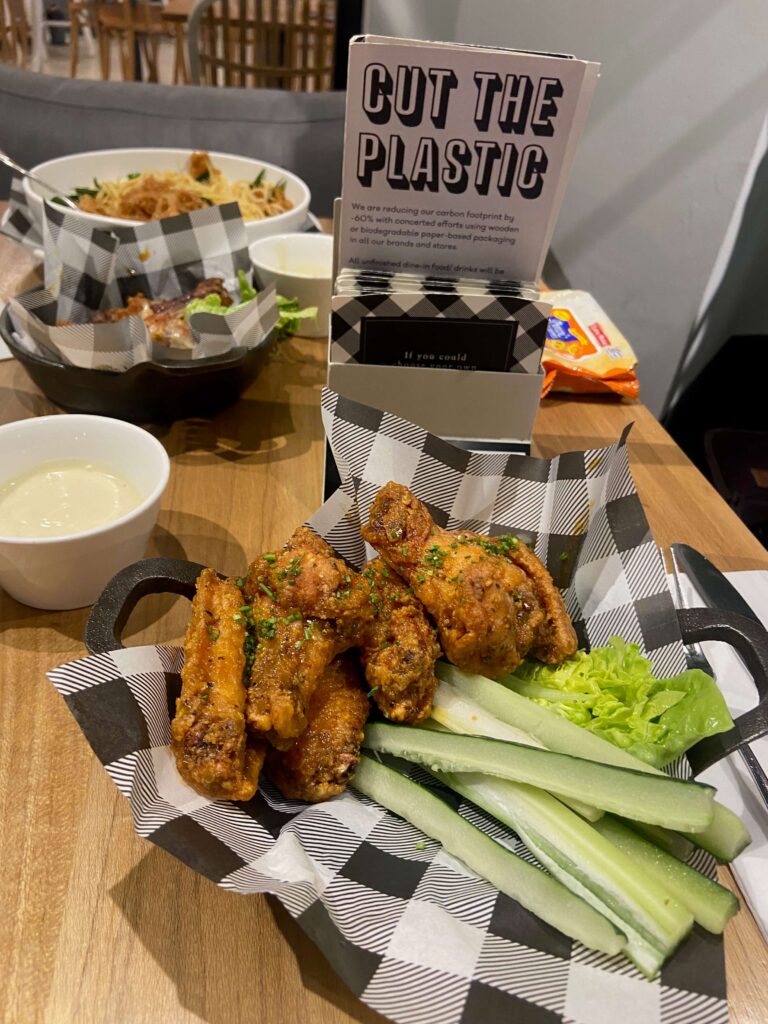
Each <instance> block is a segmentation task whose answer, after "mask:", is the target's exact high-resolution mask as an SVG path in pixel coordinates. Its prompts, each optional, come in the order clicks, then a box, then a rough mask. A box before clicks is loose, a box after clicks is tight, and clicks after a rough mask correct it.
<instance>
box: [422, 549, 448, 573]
mask: <svg viewBox="0 0 768 1024" xmlns="http://www.w3.org/2000/svg"><path fill="white" fill-rule="evenodd" d="M424 561H425V562H428V563H429V564H430V565H431V566H434V568H435V569H441V568H442V566H443V562H444V561H445V552H444V551H443V550H442V548H441V547H440V545H439V544H433V545H432V546H431V547H430V548H428V549H427V553H426V555H425V556H424Z"/></svg>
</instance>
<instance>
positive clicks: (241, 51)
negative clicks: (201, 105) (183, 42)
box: [187, 0, 336, 92]
mask: <svg viewBox="0 0 768 1024" xmlns="http://www.w3.org/2000/svg"><path fill="white" fill-rule="evenodd" d="M335 31H336V3H335V0H198V2H197V3H196V5H195V7H194V9H193V11H192V13H191V15H190V19H189V31H188V33H187V41H188V47H189V70H190V78H191V81H192V83H193V84H194V85H230V86H239V87H240V88H261V89H290V90H293V91H297V92H319V91H321V90H326V89H332V88H333V70H334V40H335Z"/></svg>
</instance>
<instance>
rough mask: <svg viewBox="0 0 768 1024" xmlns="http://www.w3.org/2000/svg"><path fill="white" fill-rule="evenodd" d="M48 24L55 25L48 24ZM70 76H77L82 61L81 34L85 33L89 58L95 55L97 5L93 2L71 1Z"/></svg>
mask: <svg viewBox="0 0 768 1024" xmlns="http://www.w3.org/2000/svg"><path fill="white" fill-rule="evenodd" d="M47 24H54V23H53V22H47ZM63 24H65V25H67V24H68V25H69V75H70V78H75V77H76V76H77V65H78V61H79V59H80V33H81V32H82V33H83V39H84V41H85V50H86V53H87V54H88V55H89V56H93V54H94V53H95V44H94V39H95V37H96V35H97V34H98V26H97V24H96V4H95V3H93V2H92V0H69V21H68V22H63Z"/></svg>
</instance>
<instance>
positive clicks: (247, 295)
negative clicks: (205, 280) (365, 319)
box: [184, 270, 317, 338]
mask: <svg viewBox="0 0 768 1024" xmlns="http://www.w3.org/2000/svg"><path fill="white" fill-rule="evenodd" d="M237 282H238V286H239V288H240V301H239V302H238V303H235V304H234V305H232V306H224V305H223V304H222V301H221V298H220V297H219V296H218V295H216V294H212V295H206V296H205V298H204V299H192V301H191V302H188V303H187V305H186V306H185V307H184V319H185V320H189V318H190V317H191V316H192V315H193V314H195V313H215V314H216V315H218V316H226V315H227V314H228V313H234V312H236V311H237V310H238V309H242V308H243V306H244V305H245V304H246V303H247V302H250V301H251V299H255V298H256V296H257V294H258V292H257V291H256V289H255V288H254V287H253V285H252V284H251V282H250V281H249V280H248V278H247V276H246V274H245V271H243V270H238V272H237ZM276 298H277V312H278V318H277V336H278V338H287V337H288V336H289V335H290V334H298V332H299V330H300V329H301V321H302V320H309V319H312V320H313V319H314V318H315V317H316V316H317V306H308V307H307V308H306V309H300V308H299V300H298V299H286V298H284V297H283V296H282V295H278V296H276Z"/></svg>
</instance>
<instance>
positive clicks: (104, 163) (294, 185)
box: [23, 149, 310, 242]
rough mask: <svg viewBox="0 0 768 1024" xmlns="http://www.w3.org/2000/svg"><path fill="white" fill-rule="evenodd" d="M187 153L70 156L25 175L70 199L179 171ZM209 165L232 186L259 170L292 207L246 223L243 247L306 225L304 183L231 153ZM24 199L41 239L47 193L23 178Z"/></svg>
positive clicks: (94, 218) (96, 223)
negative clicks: (94, 186) (281, 185)
mask: <svg viewBox="0 0 768 1024" xmlns="http://www.w3.org/2000/svg"><path fill="white" fill-rule="evenodd" d="M191 152H192V150H191V149H97V150H92V151H90V152H88V153H73V154H72V155H70V156H62V157H58V158H57V159H56V160H47V161H46V162H45V163H42V164H37V166H35V167H31V168H30V170H31V171H32V172H33V173H34V174H38V175H39V176H40V177H41V178H42V180H43V181H44V182H46V183H47V184H49V185H52V186H53V187H54V188H57V189H60V190H61V194H62V195H70V193H72V192H74V190H75V188H76V187H78V186H88V185H90V184H91V182H92V181H93V179H94V178H98V180H99V181H111V180H113V179H115V178H125V177H126V176H127V175H129V174H133V173H134V172H135V171H182V170H184V169H185V168H186V166H187V161H188V160H189V154H190V153H191ZM209 155H210V157H211V159H212V160H213V163H214V165H215V166H216V167H218V168H219V170H221V171H223V173H224V174H225V175H226V176H227V177H228V178H229V179H230V180H232V181H238V180H241V179H245V180H247V181H252V180H253V179H254V178H255V177H256V175H257V174H259V172H260V171H261V170H262V169H264V170H265V171H266V172H267V174H266V178H267V181H268V182H270V183H271V184H273V185H274V184H276V183H277V182H278V181H280V180H281V179H283V178H284V179H285V195H286V198H287V199H290V201H291V202H292V203H293V209H291V210H286V211H285V213H277V214H275V216H274V217H265V218H264V219H263V220H247V221H246V222H245V232H246V235H247V237H248V241H249V242H254V241H255V240H256V239H257V238H263V237H264V236H265V235H279V234H282V233H283V232H284V231H300V230H301V228H302V227H303V226H304V222H305V221H306V219H307V212H308V210H309V201H310V192H309V188H308V187H307V185H306V183H305V182H304V181H302V180H301V178H299V177H298V176H297V175H295V174H292V173H291V172H290V171H286V170H285V169H284V168H282V167H277V166H276V165H275V164H267V163H264V161H263V160H253V159H251V158H250V157H244V156H234V155H233V154H231V153H210V154H209ZM23 187H24V195H25V197H26V200H27V203H28V204H29V209H30V211H31V213H32V219H33V220H34V221H35V224H36V226H37V227H38V229H39V230H40V232H41V233H42V225H43V199H51V198H52V197H51V194H50V192H49V191H48V190H47V189H45V188H43V187H42V186H41V185H38V184H37V183H36V182H34V181H32V180H31V179H29V178H25V179H24V186H23ZM70 213H72V215H73V216H74V217H77V218H78V219H80V220H82V221H83V223H84V224H87V225H90V226H91V227H99V228H102V229H104V230H107V231H108V230H110V229H111V228H114V227H120V226H122V227H125V226H126V225H131V226H134V227H135V226H136V225H137V224H141V223H142V221H137V220H123V219H122V218H119V217H102V216H101V215H99V214H96V213H85V212H83V211H81V210H77V211H75V210H70Z"/></svg>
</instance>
